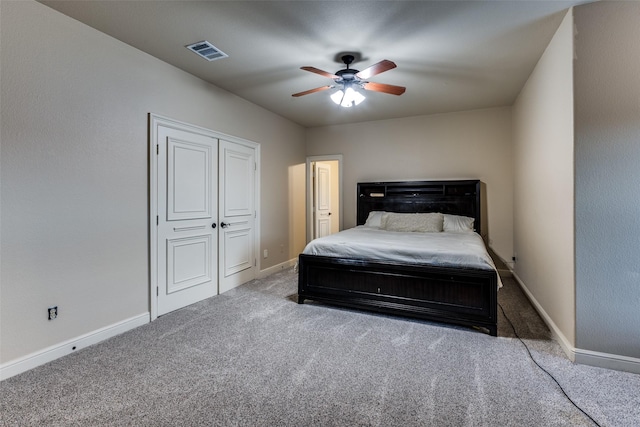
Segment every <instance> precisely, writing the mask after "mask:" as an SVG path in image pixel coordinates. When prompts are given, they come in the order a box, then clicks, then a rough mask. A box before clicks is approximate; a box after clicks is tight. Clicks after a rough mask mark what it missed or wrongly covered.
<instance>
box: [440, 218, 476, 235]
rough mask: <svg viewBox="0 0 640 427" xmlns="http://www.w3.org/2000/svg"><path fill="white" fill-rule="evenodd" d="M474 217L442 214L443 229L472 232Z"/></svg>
mask: <svg viewBox="0 0 640 427" xmlns="http://www.w3.org/2000/svg"><path fill="white" fill-rule="evenodd" d="M474 221H475V219H474V218H470V217H468V216H459V215H449V214H444V223H443V230H444V231H448V232H454V233H466V232H474V231H475V230H474V229H473V223H474Z"/></svg>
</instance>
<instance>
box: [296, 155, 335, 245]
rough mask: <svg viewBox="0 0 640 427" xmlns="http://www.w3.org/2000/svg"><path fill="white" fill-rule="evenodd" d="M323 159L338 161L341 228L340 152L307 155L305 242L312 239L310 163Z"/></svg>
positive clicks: (311, 180)
mask: <svg viewBox="0 0 640 427" xmlns="http://www.w3.org/2000/svg"><path fill="white" fill-rule="evenodd" d="M325 161H337V162H338V204H339V205H340V206H338V214H339V218H338V229H339V230H343V226H342V225H343V221H344V218H343V217H344V215H343V213H342V209H343V208H342V207H343V205H344V203H343V193H344V191H343V190H342V181H343V177H342V174H343V172H342V154H326V155H321V156H307V161H306V165H305V173H306V179H307V185H306V199H307V203H306V204H307V227H306V228H307V243H309V242H310V241H311V240H313V177H312V173H313V172H312V167H311V163H314V162H325Z"/></svg>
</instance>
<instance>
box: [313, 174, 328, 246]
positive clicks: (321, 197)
mask: <svg viewBox="0 0 640 427" xmlns="http://www.w3.org/2000/svg"><path fill="white" fill-rule="evenodd" d="M314 177H315V178H314V191H313V192H314V200H313V204H314V218H315V219H314V221H315V226H314V230H315V235H314V238H318V237H324V236H328V235H329V234H331V165H330V164H329V163H323V162H316V163H315V164H314Z"/></svg>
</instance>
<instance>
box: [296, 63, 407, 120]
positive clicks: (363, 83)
mask: <svg viewBox="0 0 640 427" xmlns="http://www.w3.org/2000/svg"><path fill="white" fill-rule="evenodd" d="M341 59H342V62H344V64H345V65H346V67H347V68H345V69H344V70H339V71H336V73H335V74H331V73H328V72H326V71H323V70H320V69H318V68H315V67H300V68H301V69H302V70H305V71H310V72H312V73H316V74H319V75H321V76H324V77H328V78H330V79H333V81H334V82H335V83H334V84H331V85H327V86H321V87H317V88H315V89H310V90H306V91H304V92H298V93H294V94H293V95H291V96H294V97H299V96H303V95H309V94H310V93H315V92H321V91H323V90H328V89H333V88H338V89H339V90H338V91H337V92H335V93H334V94H333V95H331V99H332V100H333V101H334V102H335V103H336V104H338V105H341V106H343V107H351V106H353V105H358V104H359V103H360V102H362V101H363V100H364V96H363V95H362V94H361V93H360V92H359V91H358V89H364V90H370V91H374V92H383V93H388V94H391V95H402V94H403V93H404V92H405V90H406V88H404V87H402V86H394V85H388V84H384V83H374V82H370V81H368V79H369V78H371V77H373V76H375V75H378V74H380V73H383V72H385V71H389V70H391V69H393V68H396V64H395V63H393V62H392V61H389V60H386V59H384V60H382V61H380V62H378V63H377V64H373V65H372V66H370V67H369V68H365V69H364V70H362V71H358V70H355V69H353V68H349V65H351V63H352V62H353V60H354V59H355V58H354V56H353V55H343V56H342V57H341Z"/></svg>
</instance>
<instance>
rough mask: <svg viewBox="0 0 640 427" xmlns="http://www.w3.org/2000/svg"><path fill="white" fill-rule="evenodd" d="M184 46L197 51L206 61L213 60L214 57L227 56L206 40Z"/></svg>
mask: <svg viewBox="0 0 640 427" xmlns="http://www.w3.org/2000/svg"><path fill="white" fill-rule="evenodd" d="M186 48H187V49H189V50H191V51H193V52H195V53H197V54H198V55H200V56H201V57H203V58H204V59H206V60H207V61H215V60H216V59H222V58H226V57H228V56H229V55H227V54H226V53H224V52H223V51H221V50H220V49H218V48H217V47H215V46H214V45H212V44H211V43H209V42H208V41H201V42H198V43H194V44H190V45H189V46H186Z"/></svg>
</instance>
